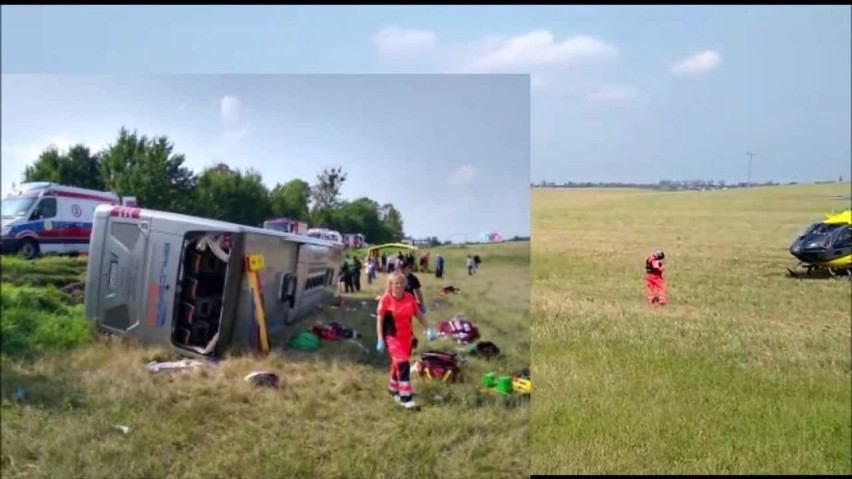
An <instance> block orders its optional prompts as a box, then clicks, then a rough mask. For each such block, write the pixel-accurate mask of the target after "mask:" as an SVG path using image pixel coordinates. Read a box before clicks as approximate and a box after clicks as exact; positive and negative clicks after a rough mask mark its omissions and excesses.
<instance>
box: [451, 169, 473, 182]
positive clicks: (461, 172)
mask: <svg viewBox="0 0 852 479" xmlns="http://www.w3.org/2000/svg"><path fill="white" fill-rule="evenodd" d="M474 176H476V170H475V169H474V168H473V167H472V166H468V165H464V166H462V167H461V168H459V169H457V170H455V171H453V172H452V173H451V174H450V178H449V183H450V185H451V186H464V185H466V184H468V183H470V181H471V180H473V177H474Z"/></svg>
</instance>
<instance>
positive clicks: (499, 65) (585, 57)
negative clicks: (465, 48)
mask: <svg viewBox="0 0 852 479" xmlns="http://www.w3.org/2000/svg"><path fill="white" fill-rule="evenodd" d="M471 57H472V58H470V59H469V61H468V62H467V68H468V69H470V70H474V71H484V72H510V71H511V72H517V73H522V72H528V71H529V70H531V69H539V68H555V67H573V66H579V65H588V64H601V63H614V62H616V61H617V60H618V49H617V48H615V47H614V46H612V45H609V44H608V43H606V42H604V41H602V40H599V39H597V38H594V37H591V36H586V35H576V36H573V37H569V38H566V39H564V40H562V41H556V38H555V37H554V36H553V34H552V33H551V32H550V31H547V30H536V31H532V32H529V33H525V34H523V35H517V36H514V37H509V38H490V39H486V40H485V41H484V42H482V43H481V44H480V45H479V46H478V47H476V48H474V52H473V54H472V55H471Z"/></svg>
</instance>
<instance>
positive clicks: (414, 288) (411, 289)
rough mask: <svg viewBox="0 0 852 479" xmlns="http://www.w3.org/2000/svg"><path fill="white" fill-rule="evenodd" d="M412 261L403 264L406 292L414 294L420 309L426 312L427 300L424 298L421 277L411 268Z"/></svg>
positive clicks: (423, 312)
mask: <svg viewBox="0 0 852 479" xmlns="http://www.w3.org/2000/svg"><path fill="white" fill-rule="evenodd" d="M412 266H413V265H412V264H411V263H405V264H404V265H403V266H402V271H401V272H402V274H403V275H404V276H405V292H406V293H411V294H413V295H414V299H416V300H417V306H418V309H419V310H420V312H421V313H422V314H426V300H425V299H423V291H422V289H421V284H420V278H418V277H417V275H415V274H414V273H413V272H412V271H411V270H412V269H413V268H412Z"/></svg>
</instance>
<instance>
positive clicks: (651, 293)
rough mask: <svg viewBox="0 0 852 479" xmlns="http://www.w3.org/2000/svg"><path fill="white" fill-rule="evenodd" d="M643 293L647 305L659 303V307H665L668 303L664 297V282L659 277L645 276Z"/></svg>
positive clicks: (654, 275)
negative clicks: (644, 293)
mask: <svg viewBox="0 0 852 479" xmlns="http://www.w3.org/2000/svg"><path fill="white" fill-rule="evenodd" d="M645 292H646V297H647V300H648V304H654V302H655V301H659V303H660V305H665V304H666V303H668V301H669V300H668V298H667V297H666V280H664V279H663V277H662V276H660V275H656V274H646V275H645Z"/></svg>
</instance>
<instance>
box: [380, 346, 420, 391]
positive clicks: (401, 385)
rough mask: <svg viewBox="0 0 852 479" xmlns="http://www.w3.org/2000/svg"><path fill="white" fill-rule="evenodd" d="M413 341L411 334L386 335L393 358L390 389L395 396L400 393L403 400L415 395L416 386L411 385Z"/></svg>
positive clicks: (389, 378) (391, 357)
mask: <svg viewBox="0 0 852 479" xmlns="http://www.w3.org/2000/svg"><path fill="white" fill-rule="evenodd" d="M411 343H412V337H411V336H409V337H407V338H399V337H395V336H385V344H386V345H387V348H388V356H390V359H391V366H390V375H389V377H388V391H389V392H390V393H391V395H393V396H396V395H399V397H400V399H402V400H403V401H409V400H411V398H412V396H414V388H412V387H411Z"/></svg>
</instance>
